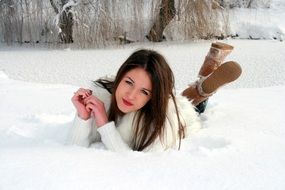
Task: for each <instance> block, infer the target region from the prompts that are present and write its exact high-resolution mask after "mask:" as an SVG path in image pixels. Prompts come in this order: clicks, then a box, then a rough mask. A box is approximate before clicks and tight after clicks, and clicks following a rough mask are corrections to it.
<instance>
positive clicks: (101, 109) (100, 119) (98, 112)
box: [84, 95, 108, 128]
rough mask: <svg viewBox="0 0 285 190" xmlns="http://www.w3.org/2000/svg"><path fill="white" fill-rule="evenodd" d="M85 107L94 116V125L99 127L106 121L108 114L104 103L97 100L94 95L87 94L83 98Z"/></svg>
mask: <svg viewBox="0 0 285 190" xmlns="http://www.w3.org/2000/svg"><path fill="white" fill-rule="evenodd" d="M84 103H85V104H86V109H87V110H88V111H91V112H92V115H93V116H94V117H95V122H96V126H97V127H98V128H99V127H101V126H103V125H105V124H106V123H108V116H107V113H106V110H105V106H104V103H103V102H102V101H101V100H99V99H98V98H97V97H96V96H93V95H91V96H88V97H87V98H85V99H84Z"/></svg>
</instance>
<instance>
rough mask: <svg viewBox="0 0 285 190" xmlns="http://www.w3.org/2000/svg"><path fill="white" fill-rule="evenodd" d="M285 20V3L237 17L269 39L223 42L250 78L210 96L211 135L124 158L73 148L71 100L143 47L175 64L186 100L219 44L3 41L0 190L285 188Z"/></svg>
mask: <svg viewBox="0 0 285 190" xmlns="http://www.w3.org/2000/svg"><path fill="white" fill-rule="evenodd" d="M284 12H285V1H281V0H279V1H272V8H271V9H270V10H268V9H265V10H263V9H256V10H253V12H247V11H240V12H239V13H235V14H233V15H232V16H233V18H232V26H233V27H232V30H233V32H236V33H239V34H241V33H242V35H244V36H249V35H250V36H254V37H255V38H260V39H262V40H249V39H241V38H242V35H240V36H241V38H239V39H225V40H222V42H225V43H229V44H231V45H233V46H234V47H235V49H234V51H233V52H232V53H231V54H230V55H229V56H228V57H227V60H235V61H236V62H238V63H240V65H241V67H242V69H243V73H242V75H241V77H240V78H239V79H238V80H237V81H236V82H234V83H232V84H230V85H228V86H225V87H224V88H223V89H221V90H219V91H218V92H217V93H216V94H215V95H213V96H212V97H211V98H210V101H209V104H208V107H207V110H206V112H205V113H203V114H201V115H200V118H201V120H202V124H203V128H202V129H201V130H200V131H199V132H198V133H196V134H194V135H193V136H191V137H189V138H187V139H184V140H183V144H184V145H183V146H182V149H181V150H180V151H178V150H169V151H165V152H158V153H141V152H128V153H124V154H119V153H114V152H111V151H108V150H106V149H105V148H104V146H103V145H102V144H100V143H97V144H94V145H92V146H91V147H90V148H83V147H79V146H71V145H68V144H66V138H67V135H68V132H69V130H70V128H71V126H72V122H73V117H74V114H75V110H74V108H73V105H72V103H71V101H70V99H71V97H72V95H73V92H74V91H76V90H77V89H78V88H79V87H88V86H89V85H90V81H92V80H94V79H97V78H98V77H101V76H104V75H107V74H116V71H117V69H118V68H119V67H120V65H121V64H122V62H123V61H124V60H125V59H126V58H127V57H128V56H129V55H130V53H132V52H133V51H135V50H137V49H140V48H149V49H154V50H157V51H158V52H160V53H162V54H163V55H164V56H165V57H166V59H167V60H168V62H169V64H170V66H171V68H172V69H173V72H174V74H175V77H176V90H177V93H179V92H181V90H183V88H185V87H186V86H187V84H189V83H191V82H193V81H194V80H195V79H196V77H197V73H198V71H199V68H200V65H201V64H202V62H203V59H204V57H205V55H206V53H207V51H208V49H209V47H210V44H211V42H213V41H214V40H196V41H186V42H185V41H184V42H162V43H136V44H130V45H124V46H120V47H116V48H104V49H85V50H78V49H72V48H65V49H50V48H43V47H39V48H35V47H29V46H27V47H23V46H21V47H20V46H6V45H5V44H1V43H0V96H1V99H0V120H1V124H0V189H1V190H2V189H3V190H16V189H17V190H18V189H27V190H28V189H29V190H30V189H47V190H50V189H195V190H197V189H199V190H204V189H217V190H221V189H231V190H232V189H236V190H240V189H250V190H253V189H259V190H262V189H264V190H268V189H274V190H283V189H284V188H285V181H284V178H285V151H284V147H285V125H284V123H285V118H284V112H285V102H284V100H283V98H284V95H285V82H284V80H285V75H284V74H285V65H284V63H285V43H284V39H285V37H284V35H285V24H284V22H283V21H282V18H284V16H285V15H284ZM237 14H238V15H239V16H237ZM234 16H236V17H234ZM248 18H250V19H248ZM273 36H274V37H273ZM274 38H277V40H276V39H275V40H274ZM282 110H283V111H282Z"/></svg>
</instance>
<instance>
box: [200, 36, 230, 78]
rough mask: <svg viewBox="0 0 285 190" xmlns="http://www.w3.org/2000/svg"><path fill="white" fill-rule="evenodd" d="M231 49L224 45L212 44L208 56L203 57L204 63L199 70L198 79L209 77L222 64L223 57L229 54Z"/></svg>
mask: <svg viewBox="0 0 285 190" xmlns="http://www.w3.org/2000/svg"><path fill="white" fill-rule="evenodd" d="M233 49H234V47H233V46H231V45H228V44H225V43H221V42H215V43H212V45H211V48H210V50H209V52H208V55H207V56H206V57H205V60H204V63H203V65H202V66H201V68H200V71H199V77H206V76H208V75H210V74H211V73H212V72H213V71H214V70H216V69H217V68H218V67H219V66H220V65H221V63H222V62H224V59H225V57H226V56H227V55H228V54H230V53H231V52H232V50H233Z"/></svg>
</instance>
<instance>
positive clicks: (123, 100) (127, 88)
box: [115, 68, 152, 113]
mask: <svg viewBox="0 0 285 190" xmlns="http://www.w3.org/2000/svg"><path fill="white" fill-rule="evenodd" d="M151 91H152V84H151V79H150V76H149V74H148V73H147V72H146V71H145V70H144V69H142V68H135V69H132V70H130V71H129V72H127V73H126V74H125V76H124V77H123V78H122V80H121V82H120V83H119V85H118V88H117V90H116V94H115V96H116V101H117V106H118V108H119V109H120V111H122V112H123V113H129V112H133V111H137V110H139V109H141V108H142V107H143V106H144V105H145V104H146V103H147V102H148V101H149V100H150V98H151Z"/></svg>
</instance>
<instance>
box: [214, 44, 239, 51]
mask: <svg viewBox="0 0 285 190" xmlns="http://www.w3.org/2000/svg"><path fill="white" fill-rule="evenodd" d="M212 47H215V48H218V49H222V50H233V49H234V47H233V46H231V45H229V44H225V43H222V42H215V43H212Z"/></svg>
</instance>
